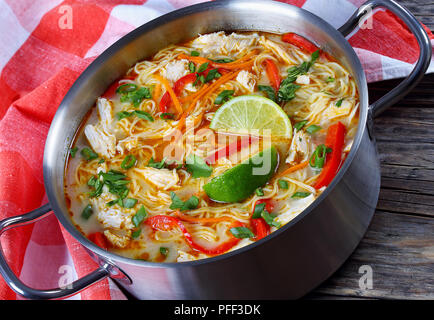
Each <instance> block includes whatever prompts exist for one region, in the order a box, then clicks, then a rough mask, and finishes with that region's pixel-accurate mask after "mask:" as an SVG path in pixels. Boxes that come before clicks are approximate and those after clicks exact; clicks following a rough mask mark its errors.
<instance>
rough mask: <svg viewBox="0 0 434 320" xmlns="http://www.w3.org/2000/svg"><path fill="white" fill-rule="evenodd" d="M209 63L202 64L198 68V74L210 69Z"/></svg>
mask: <svg viewBox="0 0 434 320" xmlns="http://www.w3.org/2000/svg"><path fill="white" fill-rule="evenodd" d="M208 65H209V62H205V63H202V64H201V65H200V66H199V68H197V73H201V72H204V71H205V70H206V69H207V68H208Z"/></svg>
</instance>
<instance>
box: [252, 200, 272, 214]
mask: <svg viewBox="0 0 434 320" xmlns="http://www.w3.org/2000/svg"><path fill="white" fill-rule="evenodd" d="M261 203H265V210H267V211H268V213H272V212H273V210H274V203H273V200H271V199H259V200H258V201H256V203H255V206H254V208H253V211H255V208H256V206H257V205H258V204H261Z"/></svg>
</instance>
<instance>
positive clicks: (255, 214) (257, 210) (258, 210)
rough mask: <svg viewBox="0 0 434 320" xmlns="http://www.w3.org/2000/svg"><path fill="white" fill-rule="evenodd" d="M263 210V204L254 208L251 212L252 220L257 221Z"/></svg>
mask: <svg viewBox="0 0 434 320" xmlns="http://www.w3.org/2000/svg"><path fill="white" fill-rule="evenodd" d="M264 209H265V202H263V203H259V204H257V205H256V206H255V209H254V210H253V214H252V219H258V218H260V217H261V213H262V211H264Z"/></svg>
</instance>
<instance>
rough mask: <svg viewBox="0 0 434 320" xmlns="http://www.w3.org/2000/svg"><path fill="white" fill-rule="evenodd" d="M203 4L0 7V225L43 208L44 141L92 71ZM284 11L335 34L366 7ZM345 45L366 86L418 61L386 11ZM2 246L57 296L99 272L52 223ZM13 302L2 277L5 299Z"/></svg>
mask: <svg viewBox="0 0 434 320" xmlns="http://www.w3.org/2000/svg"><path fill="white" fill-rule="evenodd" d="M198 2H202V1H201V0H148V1H146V0H111V1H106V0H87V1H86V0H81V1H80V0H65V1H62V0H40V1H34V0H0V47H1V50H0V72H1V73H0V219H4V218H6V217H10V216H13V215H17V214H22V213H25V212H28V211H30V210H32V209H35V208H36V207H38V206H40V205H41V204H44V203H46V202H47V198H46V196H45V190H44V184H43V176H42V158H43V150H44V143H45V138H46V135H47V132H48V129H49V126H50V122H51V120H52V118H53V116H54V113H55V112H56V110H57V107H58V106H59V104H60V102H61V100H62V98H63V96H64V95H65V94H66V92H67V91H68V89H69V87H70V86H71V85H72V83H73V82H74V81H75V79H76V78H77V77H78V76H79V74H80V73H81V72H82V71H83V70H84V69H85V68H86V67H87V66H88V65H89V63H90V62H92V61H93V59H95V57H96V56H97V55H99V54H100V53H101V52H102V51H103V50H104V49H106V48H107V47H108V46H109V45H110V44H112V43H113V42H115V41H116V40H118V39H119V38H120V37H122V36H123V35H125V34H126V33H128V32H129V31H131V30H133V29H134V28H136V27H138V26H140V25H141V24H143V23H145V22H147V21H149V20H151V19H154V18H156V17H158V16H160V15H162V14H164V13H167V12H169V11H171V10H174V9H177V8H180V7H183V6H187V5H191V4H194V3H198ZM284 2H287V3H290V4H294V5H297V6H300V7H303V8H305V9H307V10H309V11H311V12H313V13H315V14H317V15H318V16H320V17H322V18H324V19H325V20H327V21H328V22H330V23H331V24H332V25H333V26H335V27H339V26H341V25H342V24H343V23H344V22H345V21H346V20H347V19H348V18H349V17H350V16H351V14H352V13H353V12H354V11H355V10H356V9H357V7H358V6H360V5H361V4H362V3H363V2H364V0H327V1H326V0H286V1H284ZM68 14H72V22H71V20H68V17H67V15H68ZM71 23H72V24H71ZM430 36H431V38H432V34H431V33H430ZM349 41H350V43H351V45H352V46H353V47H354V48H355V50H356V52H357V54H358V55H359V57H360V59H361V61H362V64H363V66H364V68H365V72H366V74H367V78H368V81H370V82H372V81H379V80H383V79H390V78H396V77H402V76H404V75H406V74H407V73H408V72H409V70H410V69H411V67H412V64H413V63H414V62H415V61H416V60H417V56H418V47H417V44H416V41H415V39H414V38H413V37H412V35H411V34H410V32H409V31H408V30H407V28H406V27H404V26H403V25H402V24H401V22H400V21H399V20H397V19H396V18H395V17H394V16H393V15H392V14H390V13H388V12H386V11H381V10H380V11H378V12H377V13H376V14H375V16H374V22H373V29H363V30H359V32H357V33H355V34H354V35H353V36H352V37H351V39H350V40H349ZM430 71H434V66H433V65H431V67H430ZM2 246H3V248H4V251H5V254H6V256H7V258H8V260H9V263H10V265H11V266H12V268H13V270H14V271H15V272H16V274H18V275H20V278H21V279H22V280H23V281H24V282H25V283H26V284H28V285H30V286H33V287H35V288H51V287H57V286H58V285H59V280H61V279H63V280H64V277H65V276H66V275H67V274H72V276H73V278H74V279H76V278H77V277H81V276H83V275H85V274H87V273H88V272H90V271H91V270H93V269H95V268H96V264H95V263H94V262H93V261H92V260H91V259H90V258H89V256H88V255H87V253H86V252H85V251H84V249H83V248H82V247H81V246H80V244H79V243H78V242H77V241H76V240H75V239H73V238H72V237H71V236H70V235H69V234H68V233H67V232H66V231H65V230H64V229H63V228H62V227H61V226H60V225H59V223H58V221H57V220H56V218H55V216H54V215H51V216H50V217H48V218H46V219H45V220H42V221H40V222H38V223H35V224H34V225H29V226H25V227H21V228H16V229H13V230H10V231H8V232H6V233H5V234H4V235H3V237H2ZM62 277H63V278H62ZM16 298H19V297H17V296H16V294H15V293H14V292H13V291H12V290H10V289H9V288H8V286H7V285H6V283H5V282H4V281H3V279H1V277H0V299H16ZM72 298H76V299H122V298H125V297H124V295H123V294H122V293H121V292H120V291H119V289H118V288H117V287H116V285H115V284H114V283H113V282H112V281H111V280H103V281H101V282H99V283H98V284H96V285H93V286H91V287H90V288H88V289H86V290H85V291H83V292H82V293H81V294H78V295H76V296H74V297H72Z"/></svg>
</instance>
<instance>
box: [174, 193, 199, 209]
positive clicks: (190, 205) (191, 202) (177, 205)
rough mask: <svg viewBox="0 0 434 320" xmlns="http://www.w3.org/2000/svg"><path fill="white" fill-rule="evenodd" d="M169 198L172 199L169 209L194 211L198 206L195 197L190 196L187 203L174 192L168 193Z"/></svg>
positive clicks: (197, 200)
mask: <svg viewBox="0 0 434 320" xmlns="http://www.w3.org/2000/svg"><path fill="white" fill-rule="evenodd" d="M170 198H171V199H172V204H171V205H170V207H169V208H170V209H172V210H173V209H180V210H181V211H185V210H192V209H196V208H197V206H198V205H199V198H198V197H196V196H191V197H190V198H189V199H188V200H187V201H182V200H181V199H180V198H179V197H178V196H177V195H176V194H175V192H173V191H172V192H170Z"/></svg>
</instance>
